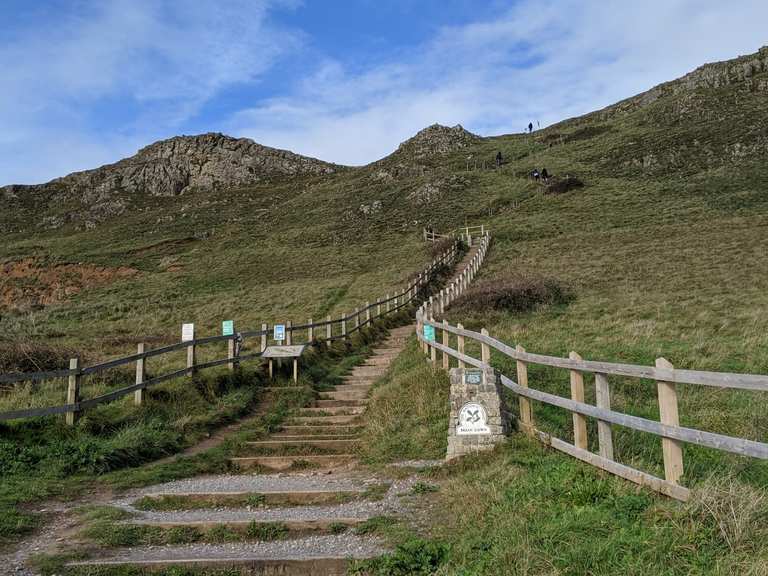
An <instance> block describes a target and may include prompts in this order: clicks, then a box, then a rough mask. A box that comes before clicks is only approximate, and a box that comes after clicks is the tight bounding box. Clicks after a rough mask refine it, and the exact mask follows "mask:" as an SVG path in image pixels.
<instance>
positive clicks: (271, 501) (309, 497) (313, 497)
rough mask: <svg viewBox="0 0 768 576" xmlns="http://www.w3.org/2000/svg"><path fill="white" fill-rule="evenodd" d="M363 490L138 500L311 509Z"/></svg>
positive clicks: (183, 494)
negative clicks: (302, 507) (310, 507)
mask: <svg viewBox="0 0 768 576" xmlns="http://www.w3.org/2000/svg"><path fill="white" fill-rule="evenodd" d="M364 493H365V490H363V489H360V490H335V491H332V490H302V491H292V492H204V491H203V492H181V493H172V494H165V493H161V492H158V493H150V494H145V495H144V496H142V497H141V500H144V499H151V500H157V501H159V502H162V501H163V500H165V499H167V498H172V499H173V501H174V503H179V504H180V505H179V507H178V509H182V510H183V509H185V506H184V503H186V502H189V503H198V504H197V505H196V506H197V507H200V506H201V504H200V503H204V505H205V506H206V507H210V508H226V507H244V506H249V505H250V506H252V505H254V504H253V503H254V502H257V503H258V505H259V506H261V505H264V506H311V505H317V504H337V503H339V502H346V501H349V500H354V499H356V498H359V497H360V496H362V495H363V494H364Z"/></svg>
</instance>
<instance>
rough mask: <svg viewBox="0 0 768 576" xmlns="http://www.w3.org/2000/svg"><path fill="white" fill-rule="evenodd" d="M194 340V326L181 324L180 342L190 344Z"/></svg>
mask: <svg viewBox="0 0 768 576" xmlns="http://www.w3.org/2000/svg"><path fill="white" fill-rule="evenodd" d="M194 339H195V325H194V324H182V325H181V341H182V342H190V341H192V340H194Z"/></svg>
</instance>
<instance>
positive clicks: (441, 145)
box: [393, 124, 480, 160]
mask: <svg viewBox="0 0 768 576" xmlns="http://www.w3.org/2000/svg"><path fill="white" fill-rule="evenodd" d="M479 140H480V137H479V136H477V135H475V134H472V133H471V132H469V131H467V130H465V129H464V128H463V127H462V126H461V124H457V125H456V126H453V127H448V126H441V125H440V124H433V125H432V126H428V127H427V128H424V130H421V131H419V132H417V133H416V135H415V136H414V137H413V138H409V139H408V140H406V141H405V142H403V143H402V144H400V146H399V147H398V148H397V151H396V152H395V153H394V154H393V156H395V155H397V156H408V157H410V158H413V159H417V160H420V159H424V158H428V157H430V156H433V155H435V154H445V153H447V152H455V151H456V150H461V149H462V148H466V147H467V146H470V145H471V144H474V143H475V142H477V141H479Z"/></svg>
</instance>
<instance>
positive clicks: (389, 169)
mask: <svg viewBox="0 0 768 576" xmlns="http://www.w3.org/2000/svg"><path fill="white" fill-rule="evenodd" d="M480 140H482V138H481V137H480V136H477V135H475V134H472V133H471V132H469V131H467V130H465V129H464V128H463V127H462V126H461V125H459V124H457V125H456V126H453V127H448V126H441V125H440V124H433V125H432V126H428V127H427V128H424V129H423V130H421V131H419V132H417V133H416V135H415V136H413V138H409V139H408V140H406V141H405V142H403V143H402V144H400V146H398V148H397V150H395V151H394V152H393V153H392V154H390V155H389V156H387V157H386V158H383V159H381V160H379V161H377V162H374V163H373V164H371V165H369V168H371V169H372V172H371V179H372V180H374V181H378V182H386V181H390V180H392V179H394V178H403V177H411V176H423V175H424V174H425V173H426V172H429V171H430V167H431V166H432V165H434V164H433V163H432V162H431V160H432V159H433V158H434V157H436V156H441V155H443V154H447V153H450V152H455V151H457V150H461V149H462V148H466V147H468V146H471V145H472V144H475V143H477V142H479V141H480Z"/></svg>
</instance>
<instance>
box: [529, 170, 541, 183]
mask: <svg viewBox="0 0 768 576" xmlns="http://www.w3.org/2000/svg"><path fill="white" fill-rule="evenodd" d="M531 176H533V179H534V180H538V179H539V176H540V174H539V169H538V168H534V169H533V172H531Z"/></svg>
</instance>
